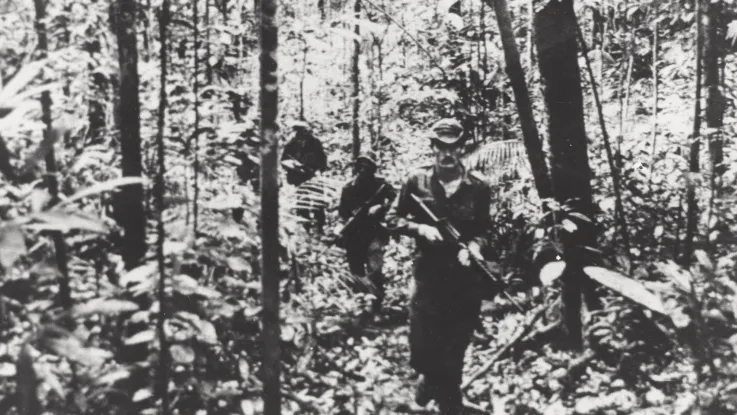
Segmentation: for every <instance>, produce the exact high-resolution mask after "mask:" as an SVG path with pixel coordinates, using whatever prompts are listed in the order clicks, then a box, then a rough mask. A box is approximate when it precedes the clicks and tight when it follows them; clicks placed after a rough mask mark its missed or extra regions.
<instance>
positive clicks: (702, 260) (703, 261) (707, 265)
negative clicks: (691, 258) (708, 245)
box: [694, 249, 714, 271]
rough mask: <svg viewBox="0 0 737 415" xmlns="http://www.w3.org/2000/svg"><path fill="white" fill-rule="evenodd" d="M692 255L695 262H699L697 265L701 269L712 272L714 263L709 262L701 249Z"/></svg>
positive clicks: (707, 256)
mask: <svg viewBox="0 0 737 415" xmlns="http://www.w3.org/2000/svg"><path fill="white" fill-rule="evenodd" d="M694 255H695V256H696V260H697V261H699V264H701V266H702V267H704V268H705V269H707V270H709V271H714V263H713V262H711V259H710V258H709V255H708V254H707V253H706V252H704V251H703V250H701V249H697V250H696V252H694Z"/></svg>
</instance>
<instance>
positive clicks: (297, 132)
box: [281, 121, 328, 186]
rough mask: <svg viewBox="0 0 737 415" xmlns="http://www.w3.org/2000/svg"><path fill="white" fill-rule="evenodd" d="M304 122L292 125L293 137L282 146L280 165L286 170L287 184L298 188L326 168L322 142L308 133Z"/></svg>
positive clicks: (326, 161)
mask: <svg viewBox="0 0 737 415" xmlns="http://www.w3.org/2000/svg"><path fill="white" fill-rule="evenodd" d="M308 128H309V126H308V125H307V123H306V122H304V121H297V122H295V123H294V124H293V125H292V130H293V131H294V136H292V138H291V139H290V140H289V142H287V144H286V145H285V146H284V151H283V152H282V157H281V159H282V163H283V164H284V167H285V169H286V170H287V183H289V184H291V185H293V186H299V185H301V184H302V183H304V182H306V181H307V180H310V179H311V178H313V177H315V174H317V172H318V171H325V170H327V168H328V160H327V156H326V155H325V150H324V149H323V147H322V142H321V141H320V140H319V139H317V138H316V137H315V136H314V135H312V133H311V132H310V131H309V129H308Z"/></svg>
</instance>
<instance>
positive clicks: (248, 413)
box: [241, 399, 256, 415]
mask: <svg viewBox="0 0 737 415" xmlns="http://www.w3.org/2000/svg"><path fill="white" fill-rule="evenodd" d="M241 412H242V413H243V415H254V414H255V413H256V409H255V405H254V404H253V401H250V400H248V399H244V400H242V401H241Z"/></svg>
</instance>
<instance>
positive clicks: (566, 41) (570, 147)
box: [534, 0, 596, 350]
mask: <svg viewBox="0 0 737 415" xmlns="http://www.w3.org/2000/svg"><path fill="white" fill-rule="evenodd" d="M534 25H535V44H536V46H537V56H538V64H539V67H540V76H541V79H542V84H543V92H544V98H545V104H546V107H547V109H548V114H549V117H548V130H549V135H550V152H551V173H552V174H551V177H552V183H553V195H554V196H555V199H556V200H557V201H558V202H559V203H566V204H568V205H569V206H570V207H571V208H572V209H573V211H576V212H580V213H582V214H584V215H586V216H587V217H589V218H591V219H592V220H593V216H594V210H593V203H592V191H591V169H590V167H589V162H588V154H587V138H586V129H585V125H584V116H583V95H582V92H581V74H580V69H579V66H578V45H577V42H576V30H577V23H576V16H575V14H574V12H573V1H572V0H560V1H551V2H548V3H546V4H545V5H544V6H543V7H542V8H540V9H539V10H538V11H537V12H536V13H535V20H534ZM559 219H561V218H559ZM576 225H577V230H576V231H574V232H572V233H568V232H563V233H562V241H563V249H564V253H563V258H564V260H565V262H566V268H565V271H564V273H563V275H562V277H561V279H562V300H563V301H562V304H563V307H562V321H563V322H564V326H565V328H566V330H567V332H568V335H569V345H570V347H571V348H573V349H575V350H581V349H582V347H583V338H582V332H581V329H582V324H581V291H582V290H583V292H584V294H585V295H586V299H587V303H588V304H589V305H590V307H595V306H596V301H595V300H596V298H595V295H594V290H593V288H594V286H593V283H592V281H591V280H590V279H589V278H588V277H586V275H585V274H584V273H583V270H582V267H583V266H584V265H586V264H587V262H589V261H590V260H589V259H588V258H587V257H588V256H589V254H588V253H587V251H586V250H585V249H583V248H584V246H592V245H593V244H594V242H595V239H594V230H593V226H592V225H591V224H590V223H587V222H584V221H577V222H576Z"/></svg>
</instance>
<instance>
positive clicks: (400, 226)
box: [387, 176, 419, 237]
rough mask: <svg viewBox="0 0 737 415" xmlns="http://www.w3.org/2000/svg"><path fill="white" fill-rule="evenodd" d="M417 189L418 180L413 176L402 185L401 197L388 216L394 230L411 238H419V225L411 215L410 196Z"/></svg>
mask: <svg viewBox="0 0 737 415" xmlns="http://www.w3.org/2000/svg"><path fill="white" fill-rule="evenodd" d="M416 187H417V178H416V177H415V176H411V177H410V178H409V179H407V182H406V183H404V184H403V185H402V188H401V190H400V191H399V197H398V198H397V199H396V201H395V202H394V204H393V205H392V207H391V209H390V210H389V214H388V221H387V222H388V223H389V226H390V228H391V229H392V230H394V231H395V232H396V233H398V234H401V235H407V236H411V237H417V236H418V231H417V230H418V227H419V223H417V222H415V221H414V220H413V217H412V215H411V212H412V209H411V203H413V202H412V198H411V197H410V195H411V194H412V193H413V192H414V191H415V188H416Z"/></svg>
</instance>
